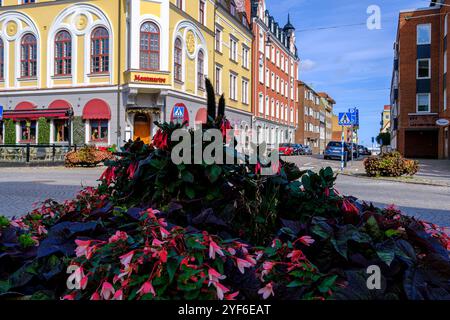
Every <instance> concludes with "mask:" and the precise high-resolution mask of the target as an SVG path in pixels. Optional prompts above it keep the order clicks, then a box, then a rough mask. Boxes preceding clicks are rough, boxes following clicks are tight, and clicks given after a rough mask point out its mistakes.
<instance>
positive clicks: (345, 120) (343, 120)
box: [339, 112, 353, 127]
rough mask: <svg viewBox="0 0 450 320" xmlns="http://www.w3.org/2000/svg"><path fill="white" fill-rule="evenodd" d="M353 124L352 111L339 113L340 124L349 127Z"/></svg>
mask: <svg viewBox="0 0 450 320" xmlns="http://www.w3.org/2000/svg"><path fill="white" fill-rule="evenodd" d="M352 124H353V121H352V114H351V113H350V112H341V113H339V125H340V126H343V127H349V126H351V125H352Z"/></svg>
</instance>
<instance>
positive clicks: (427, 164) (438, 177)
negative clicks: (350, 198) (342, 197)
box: [342, 159, 450, 187]
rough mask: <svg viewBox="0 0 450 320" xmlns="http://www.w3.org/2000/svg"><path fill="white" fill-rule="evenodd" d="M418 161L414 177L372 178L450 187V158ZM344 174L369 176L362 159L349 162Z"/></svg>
mask: <svg viewBox="0 0 450 320" xmlns="http://www.w3.org/2000/svg"><path fill="white" fill-rule="evenodd" d="M418 161H419V172H418V173H417V174H416V175H414V176H412V177H410V176H404V177H398V178H393V177H375V178H370V179H376V180H386V181H396V182H403V183H412V184H424V185H433V186H442V187H450V160H429V159H419V160H418ZM342 174H344V175H349V176H355V177H361V178H369V177H367V176H366V174H365V169H364V161H361V160H359V161H354V162H353V165H352V164H351V163H350V162H349V164H348V166H347V168H345V170H344V172H343V173H342Z"/></svg>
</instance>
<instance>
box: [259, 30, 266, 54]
mask: <svg viewBox="0 0 450 320" xmlns="http://www.w3.org/2000/svg"><path fill="white" fill-rule="evenodd" d="M264 43H265V41H264V35H263V34H262V32H260V33H259V52H262V53H264Z"/></svg>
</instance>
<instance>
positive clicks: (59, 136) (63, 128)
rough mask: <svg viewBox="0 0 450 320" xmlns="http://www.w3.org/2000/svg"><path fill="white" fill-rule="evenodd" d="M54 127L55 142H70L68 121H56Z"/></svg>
mask: <svg viewBox="0 0 450 320" xmlns="http://www.w3.org/2000/svg"><path fill="white" fill-rule="evenodd" d="M53 126H54V128H55V130H54V137H53V141H55V142H69V126H68V125H67V121H66V120H54V121H53Z"/></svg>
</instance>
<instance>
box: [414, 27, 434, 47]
mask: <svg viewBox="0 0 450 320" xmlns="http://www.w3.org/2000/svg"><path fill="white" fill-rule="evenodd" d="M417 44H418V45H421V44H431V24H419V25H418V26H417Z"/></svg>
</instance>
